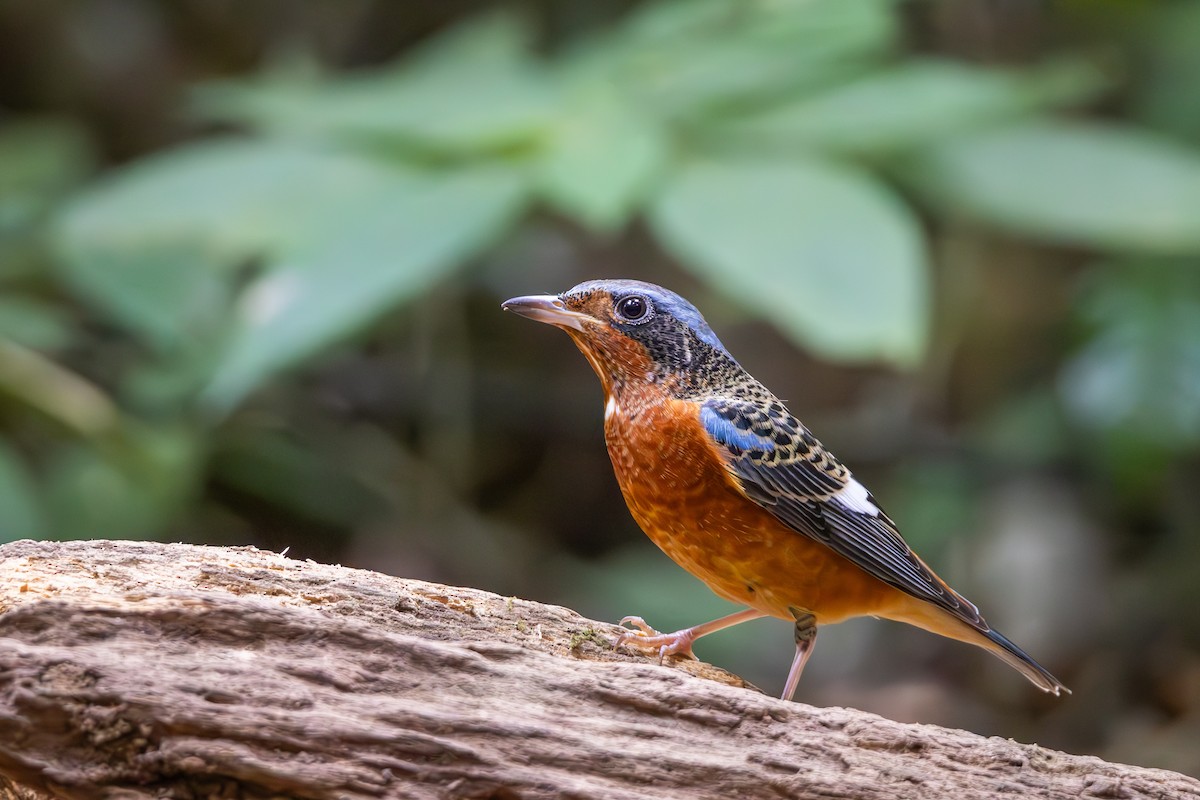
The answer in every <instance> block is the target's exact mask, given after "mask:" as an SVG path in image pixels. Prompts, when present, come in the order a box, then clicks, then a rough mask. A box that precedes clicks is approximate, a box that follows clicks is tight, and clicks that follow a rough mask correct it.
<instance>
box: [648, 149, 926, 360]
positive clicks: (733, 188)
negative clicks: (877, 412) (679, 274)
mask: <svg viewBox="0 0 1200 800" xmlns="http://www.w3.org/2000/svg"><path fill="white" fill-rule="evenodd" d="M651 224H652V225H653V227H654V230H655V232H656V233H657V235H658V236H659V238H660V239H661V240H662V242H663V243H664V244H665V245H666V246H667V248H668V249H669V250H670V251H671V252H672V253H674V254H675V256H676V257H677V258H678V259H679V260H680V262H681V263H682V264H683V265H684V266H685V267H687V268H689V269H691V270H692V271H694V272H696V273H697V274H698V275H700V276H701V277H702V278H704V279H705V280H707V281H708V282H709V283H711V284H713V285H714V286H716V287H717V288H719V289H720V290H722V291H723V292H725V293H726V294H728V295H729V296H730V297H732V298H734V299H736V300H738V301H739V302H740V303H741V304H742V305H744V306H745V307H746V308H747V309H749V310H751V311H753V312H756V313H757V314H759V315H761V316H762V317H764V318H766V319H768V320H770V321H772V322H773V323H774V324H775V325H776V326H777V327H778V328H779V329H780V330H782V331H783V332H784V333H785V334H788V335H789V336H791V337H792V338H793V339H795V340H796V341H797V342H798V343H800V344H803V345H805V346H807V347H810V348H812V349H813V350H815V351H817V352H818V353H820V354H822V355H824V356H826V357H829V358H833V359H839V360H865V359H876V358H882V359H886V360H890V361H893V362H895V363H898V364H902V365H910V364H912V363H913V362H915V361H916V360H917V359H918V358H919V357H920V355H921V353H922V350H923V348H924V346H925V339H926V331H927V323H928V321H927V318H926V317H927V311H928V304H929V275H928V268H927V264H926V260H925V251H924V245H923V242H922V238H921V234H920V230H919V227H918V225H917V222H916V220H915V219H914V218H913V216H912V214H911V213H910V212H909V211H908V209H907V208H906V207H905V206H904V205H903V204H902V203H901V202H900V201H899V200H898V199H897V198H896V197H895V196H894V195H893V194H892V193H891V192H890V191H888V190H887V188H886V187H884V186H882V185H881V184H879V183H877V182H876V181H874V180H873V179H872V178H870V177H869V176H868V175H866V174H863V173H861V172H858V171H856V170H854V169H851V168H849V167H846V166H842V165H838V164H833V163H825V162H818V161H803V160H791V161H778V162H770V161H753V162H749V161H748V162H741V163H739V162H729V163H717V162H698V163H692V164H688V165H686V166H685V167H684V168H683V169H682V170H680V172H679V173H678V174H677V175H675V176H674V177H673V179H672V180H671V181H670V182H669V184H668V186H667V188H666V190H665V191H664V192H663V194H662V195H661V196H660V197H659V198H658V199H657V201H656V203H655V205H654V207H653V209H652V214H651Z"/></svg>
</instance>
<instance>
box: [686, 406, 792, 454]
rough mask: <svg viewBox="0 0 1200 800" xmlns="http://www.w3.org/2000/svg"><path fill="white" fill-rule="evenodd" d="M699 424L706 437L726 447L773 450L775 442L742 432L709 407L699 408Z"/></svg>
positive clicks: (751, 433)
mask: <svg viewBox="0 0 1200 800" xmlns="http://www.w3.org/2000/svg"><path fill="white" fill-rule="evenodd" d="M700 423H701V424H702V425H704V430H706V431H708V435H709V436H711V437H713V438H714V439H716V440H717V441H718V442H719V443H720V444H722V445H724V446H726V447H736V448H737V449H738V450H774V449H775V442H774V440H772V439H764V438H763V437H761V436H759V435H758V434H757V433H754V432H753V431H744V430H742V429H741V428H739V427H738V426H737V425H734V424H733V423H732V422H730V421H729V420H727V419H725V417H723V416H721V414H720V413H719V412H717V411H716V410H715V409H713V408H712V407H711V406H708V405H704V406H701V407H700Z"/></svg>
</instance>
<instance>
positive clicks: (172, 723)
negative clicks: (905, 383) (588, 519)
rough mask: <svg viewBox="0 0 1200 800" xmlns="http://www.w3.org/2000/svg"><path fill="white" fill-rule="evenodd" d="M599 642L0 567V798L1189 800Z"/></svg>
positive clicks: (197, 587)
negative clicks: (798, 699)
mask: <svg viewBox="0 0 1200 800" xmlns="http://www.w3.org/2000/svg"><path fill="white" fill-rule="evenodd" d="M617 633H618V628H617V627H616V626H614V625H611V624H607V623H601V622H595V621H592V620H589V619H585V618H583V617H581V616H579V615H578V614H575V613H574V612H572V611H569V610H567V609H565V608H560V607H557V606H548V605H543V604H541V603H535V602H531V601H527V600H520V599H516V598H506V597H501V596H498V595H494V594H489V593H487V592H482V591H478V590H475V589H461V588H454V587H449V586H441V585H437V584H432V583H425V582H422V581H416V580H406V579H403V578H393V577H388V576H386V575H381V574H378V573H374V572H367V571H363V570H356V569H348V568H345V567H340V566H328V565H324V564H316V563H313V562H301V561H295V560H292V559H288V558H285V557H283V556H281V555H278V554H275V553H269V552H263V551H259V550H255V549H253V548H221V547H198V546H191V545H181V544H158V543H146V542H106V541H96V542H67V543H43V542H28V541H24V542H14V543H11V544H7V545H4V546H3V547H0V797H9V798H18V797H19V798H41V797H61V798H140V797H171V798H199V797H219V798H233V797H246V798H260V797H261V798H266V797H298V798H493V799H494V800H515V799H516V798H658V797H664V798H665V797H670V798H750V799H753V798H773V799H775V798H831V799H832V798H858V799H862V800H876V799H877V800H903V799H904V798H921V799H922V800H940V799H941V798H953V799H954V800H959V798H999V797H1004V798H1018V797H1038V798H1068V797H1069V798H1080V797H1084V798H1089V797H1090V798H1124V799H1127V800H1133V799H1134V798H1200V782H1198V781H1196V780H1193V779H1191V778H1188V777H1185V776H1183V775H1178V774H1175V773H1171V772H1166V771H1162V770H1154V769H1143V768H1139V767H1130V766H1124V765H1120V764H1110V763H1106V762H1104V761H1101V760H1099V759H1097V758H1092V757H1088V756H1074V755H1067V754H1065V753H1060V752H1055V751H1052V750H1046V749H1043V748H1040V747H1037V746H1034V745H1025V744H1018V743H1016V742H1013V741H1008V740H1004V739H996V738H990V739H989V738H983V737H980V736H976V735H974V734H971V733H966V732H963V731H956V730H947V729H944V728H937V727H933V726H927V725H908V724H901V723H897V722H892V721H890V720H886V719H882V718H880V717H877V716H873V715H871V714H865V713H862V712H859V711H854V710H850V709H843V708H827V709H820V708H812V707H809V706H805V705H801V704H798V703H785V702H782V701H780V700H777V699H775V698H773V697H767V696H764V695H762V694H760V693H759V692H758V691H756V690H754V689H753V688H752V687H748V686H746V685H745V684H743V682H742V681H740V680H739V679H737V678H735V677H734V676H731V675H729V674H728V673H724V672H721V671H720V670H717V669H715V668H713V667H711V666H709V665H706V664H703V663H701V662H698V661H690V660H682V659H672V660H670V661H669V662H668V664H666V665H665V666H659V665H658V664H656V663H655V661H654V659H651V658H647V657H644V656H641V655H637V654H633V653H627V652H625V651H624V650H623V649H622V650H614V648H613V643H614V641H615V639H616V636H617Z"/></svg>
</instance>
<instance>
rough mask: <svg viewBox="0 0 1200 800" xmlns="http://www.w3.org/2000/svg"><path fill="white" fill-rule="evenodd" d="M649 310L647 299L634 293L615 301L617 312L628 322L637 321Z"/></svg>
mask: <svg viewBox="0 0 1200 800" xmlns="http://www.w3.org/2000/svg"><path fill="white" fill-rule="evenodd" d="M649 310H650V303H649V301H647V300H646V298H644V297H641V296H639V295H636V294H635V295H631V296H629V297H626V298H623V299H622V300H620V301H619V302H618V303H617V313H618V314H620V315H621V316H622V317H623V318H625V319H626V320H628V321H629V322H637V321H638V320H640V319H642V318H643V317H645V316H646V312H647V311H649Z"/></svg>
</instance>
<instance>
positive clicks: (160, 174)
mask: <svg viewBox="0 0 1200 800" xmlns="http://www.w3.org/2000/svg"><path fill="white" fill-rule="evenodd" d="M390 184H391V179H390V172H389V170H387V169H386V168H382V167H381V166H380V165H379V163H377V162H375V161H371V160H368V159H365V158H362V157H360V156H357V155H352V154H347V153H343V152H338V151H335V150H331V149H328V148H321V147H316V146H312V145H304V144H300V143H296V142H287V141H253V140H249V139H240V138H223V139H211V140H207V141H203V142H200V143H197V144H191V145H185V146H183V147H178V148H175V149H174V150H170V151H167V152H166V153H163V154H161V155H156V156H151V157H149V158H145V159H142V160H141V161H137V162H135V163H134V164H132V165H131V166H129V167H126V168H123V169H120V170H117V171H115V172H112V173H110V174H109V175H108V176H107V177H106V178H104V179H103V180H101V181H99V182H97V183H96V184H94V185H93V186H92V187H90V188H89V190H88V191H86V192H84V193H83V194H81V195H80V196H78V197H77V198H75V200H74V201H73V202H71V203H70V204H69V205H68V206H67V208H66V209H65V210H64V212H63V213H62V215H61V218H60V220H59V225H58V231H57V237H56V238H57V246H58V249H59V251H60V253H61V255H62V256H63V258H64V260H65V261H66V264H67V267H68V276H69V277H72V278H75V277H78V273H79V271H81V270H88V269H91V268H92V264H90V261H89V260H90V259H91V258H92V256H93V254H95V253H104V254H109V255H111V256H113V257H120V256H121V255H123V254H126V253H131V252H135V251H137V250H141V249H159V250H161V249H164V248H166V247H170V246H175V245H178V244H179V243H183V244H184V245H185V246H188V247H195V246H198V245H202V246H203V251H204V252H205V253H206V254H207V255H209V256H210V257H211V258H212V260H213V262H214V263H218V264H223V265H226V266H235V265H236V264H237V262H238V261H239V260H244V259H245V258H247V257H249V256H272V255H280V254H284V253H288V252H294V251H296V250H298V249H301V248H303V247H304V246H305V245H307V244H308V243H309V242H311V241H313V240H314V239H317V238H319V237H320V236H321V235H322V234H323V233H324V232H325V230H326V229H327V226H328V225H329V224H331V220H333V221H334V222H333V224H336V221H340V217H339V216H338V214H337V211H338V210H339V209H341V208H342V207H343V206H345V204H346V203H347V202H350V201H353V200H358V199H361V198H362V197H364V196H366V195H370V194H372V193H383V192H385V191H387V190H388V189H389V187H390Z"/></svg>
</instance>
